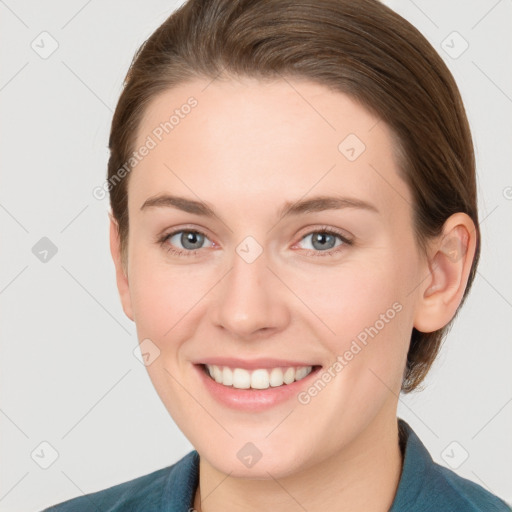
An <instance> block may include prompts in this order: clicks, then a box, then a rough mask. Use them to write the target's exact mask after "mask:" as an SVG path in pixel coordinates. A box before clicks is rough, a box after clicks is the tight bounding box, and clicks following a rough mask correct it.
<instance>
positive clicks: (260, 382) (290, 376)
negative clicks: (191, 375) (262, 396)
mask: <svg viewBox="0 0 512 512" xmlns="http://www.w3.org/2000/svg"><path fill="white" fill-rule="evenodd" d="M206 368H207V370H208V373H209V374H210V377H212V378H213V379H214V380H215V381H216V382H218V383H219V384H223V385H224V386H233V387H234V388H238V389H249V388H253V389H267V388H268V387H270V386H272V387H277V386H282V385H283V383H284V384H291V383H292V382H294V381H296V380H301V379H303V378H304V377H306V376H307V375H309V374H310V373H311V371H312V370H313V367H312V366H300V367H297V368H295V367H293V366H290V367H288V368H285V369H284V372H283V369H282V368H272V369H271V370H270V372H269V371H268V370H266V369H264V368H259V369H257V370H253V371H252V372H250V371H249V370H245V369H244V368H233V369H232V368H229V367H227V366H216V365H214V364H212V365H210V364H207V365H206Z"/></svg>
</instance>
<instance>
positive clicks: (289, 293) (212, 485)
mask: <svg viewBox="0 0 512 512" xmlns="http://www.w3.org/2000/svg"><path fill="white" fill-rule="evenodd" d="M109 147H110V151H111V156H110V160H109V166H108V182H107V183H108V190H109V192H110V199H111V206H112V214H111V216H110V220H111V232H110V233H111V251H112V256H113V259H114V263H115V265H116V278H117V286H118V289H119V293H120V297H121V301H122V305H123V309H124V311H125V313H126V315H127V316H128V317H129V318H130V319H132V320H133V321H134V322H135V323H136V327H137V334H138V339H139V340H140V344H141V350H142V354H143V357H144V360H145V364H146V366H147V369H148V372H149V375H150V377H151V380H152V382H153V384H154V386H155V389H156V391H157V393H158V394H159V396H160V398H161V399H162V402H163V403H164V405H165V406H166V408H167V409H168V411H169V413H170V414H171V416H172V418H173V419H174V421H175V422H176V424H177V425H178V426H179V428H180V429H181V430H182V431H183V433H184V434H185V435H186V436H187V438H188V439H189V440H190V442H191V443H192V444H193V445H194V447H195V448H196V449H195V450H193V451H192V452H190V453H189V454H187V455H186V456H185V457H183V458H182V459H181V460H180V461H178V462H177V463H176V464H174V465H172V466H170V467H168V468H164V469H161V470H159V471H156V472H154V473H151V474H150V475H145V476H143V477H140V478H137V479H135V480H132V481H130V482H125V483H123V484H120V485H117V486H114V487H111V488H109V489H105V490H103V491H99V492H97V493H94V494H90V495H87V496H83V497H80V498H76V499H73V500H70V501H67V502H65V503H63V504H60V505H57V506H55V507H52V508H50V509H48V510H58V511H66V510H73V511H82V510H84V511H85V510H98V509H99V510H104V511H106V510H108V511H114V510H115V511H120V510H145V511H163V510H169V511H170V510H173V511H174V510H176V511H178V510H183V511H185V510H192V509H193V510H196V511H203V512H216V511H218V510H224V511H225V510H233V511H234V510H247V511H252V510H280V511H292V510H308V511H310V512H312V511H317V510H323V511H325V510H336V511H338V510H347V511H349V510H350V511H359V510H361V511H362V510H365V511H369V510H371V511H376V512H378V511H383V512H384V511H392V512H398V511H402V510H403V511H405V510H407V511H425V510H436V511H438V510H443V511H444V510H454V511H462V510H472V511H476V510H478V511H480V510H481V511H484V510H485V511H490V510H495V511H502V510H510V508H509V507H508V506H507V505H506V504H505V502H504V501H502V500H501V499H500V498H498V497H497V496H494V495H492V494H491V493H490V492H488V491H486V490H485V489H484V488H483V487H481V486H479V485H477V484H475V483H472V482H470V481H469V480H466V479H463V478H461V477H459V476H458V475H457V474H456V473H454V472H453V471H450V470H448V469H446V468H444V467H441V466H439V465H437V464H435V463H434V462H433V460H432V458H431V457H430V455H429V454H428V452H427V450H426V449H425V447H424V446H423V444H422V443H421V441H420V440H419V438H418V437H417V436H416V434H415V433H414V431H413V430H412V429H411V427H410V426H409V425H408V424H407V423H406V422H405V421H403V420H401V419H398V418H397V416H396V414H397V403H398V396H399V393H400V392H401V391H402V392H404V393H408V392H410V391H412V390H414V389H416V388H417V387H418V386H419V384H420V383H421V382H422V381H423V379H424V378H425V375H426V374H427V372H428V370H429V368H430V366H431V364H432V362H433V361H434V359H435V357H436V354H437V352H438V349H439V346H440V343H441V341H442V339H443V336H444V335H445V334H446V331H447V329H448V328H449V326H450V324H451V322H452V321H453V319H454V318H455V316H456V314H457V312H458V310H459V308H460V306H461V305H462V304H463V302H464V300H465V298H466V296H467V294H468V292H469V290H470V287H471V284H472V282H473V278H474V276H475V272H476V267H477V263H478V258H479V253H480V230H479V224H478V212H477V200H476V179H475V163H474V153H473V146H472V140H471V134H470V130H469V126H468V122H467V119H466V115H465V111H464V107H463V104H462V101H461V98H460V95H459V92H458V89H457V86H456V84H455V82H454V80H453V77H452V76H451V74H450V72H449V70H448V69H447V67H446V66H445V65H444V63H443V62H442V60H441V58H440V57H439V56H438V55H437V53H436V52H435V51H434V49H433V48H432V47H431V46H430V44H429V43H428V42H427V41H426V40H425V38H424V37H423V36H422V35H421V34H420V33H419V32H418V31H417V30H416V29H415V28H414V27H413V26H411V25H410V24H409V23H408V22H406V21H405V20H404V19H403V18H401V17H400V16H398V15H397V14H396V13H394V12H393V11H392V10H390V9H389V8H387V7H385V6H384V5H382V4H380V3H379V2H377V1H375V0H364V1H358V2H353V1H346V0H321V1H311V0H309V1H306V0H301V1H296V0H294V1H286V0H266V1H263V0H262V1H256V0H240V1H236V2H235V1H232V0H211V1H209V2H203V1H200V0H189V1H188V2H187V3H185V4H184V5H183V6H182V7H181V8H180V9H178V10H177V11H176V12H175V13H174V14H173V15H172V16H170V17H169V18H168V19H167V20H166V21H165V22H164V23H163V24H162V25H161V26H160V27H159V28H158V29H157V30H156V31H155V32H154V33H153V34H152V36H151V37H150V38H149V39H148V40H147V41H146V42H145V44H144V45H143V46H142V47H141V49H140V50H139V52H138V53H137V55H136V56H135V59H134V61H133V63H132V65H131V67H130V70H129V72H128V75H127V78H126V82H125V88H124V90H123V93H122V95H121V97H120V99H119V102H118V105H117V108H116V111H115V114H114V119H113V123H112V129H111V136H110V143H109Z"/></svg>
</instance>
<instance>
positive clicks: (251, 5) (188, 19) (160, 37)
mask: <svg viewBox="0 0 512 512" xmlns="http://www.w3.org/2000/svg"><path fill="white" fill-rule="evenodd" d="M219 76H222V77H224V78H228V79H229V78H230V77H233V78H235V77H237V76H240V77H243V76H247V77H253V78H258V79H262V80H263V79H272V78H276V79H278V78H280V77H282V76H287V77H292V78H301V79H307V80H311V81H314V82H317V83H320V84H323V85H325V86H327V87H329V88H331V89H333V90H336V91H339V92H341V93H344V94H347V95H348V96H349V97H351V98H352V99H353V100H355V101H357V102H359V104H361V105H362V106H363V107H364V108H366V109H367V110H369V111H370V112H371V113H372V114H374V115H375V116H377V117H378V118H380V119H382V120H383V121H384V122H385V123H387V126H388V127H389V128H390V130H391V133H392V135H393V137H394V138H395V139H396V144H395V153H396V157H397V161H398V162H399V171H400V173H401V176H402V178H403V179H404V180H405V182H406V183H407V185H408V186H409V187H410V190H411V192H412V196H413V200H414V204H413V210H414V231H415V236H416V240H417V243H418V245H419V247H420V248H421V249H422V250H423V251H425V249H426V243H427V241H428V240H429V238H430V237H434V236H437V235H439V234H440V233H441V230H442V227H443V224H444V221H445V220H446V219H447V218H448V217H449V216H450V215H452V214H453V213H456V212H464V213H466V214H468V215H469V216H470V217H471V219H472V220H473V222H474V223H475V226H476V230H477V233H476V234H477V246H476V253H475V257H474V260H473V264H472V267H471V271H470V275H469V279H468V283H467V286H466V289H465V292H464V295H463V298H462V301H461V304H460V305H459V309H460V307H461V306H462V304H463V303H464V301H465V299H466V296H467V294H468V292H469V290H470V288H471V284H472V282H473V279H474V277H475V273H476V267H477V264H478V260H479V256H480V230H479V223H478V211H477V197H476V176H475V158H474V149H473V142H472V139H471V132H470V128H469V124H468V121H467V118H466V114H465V110H464V106H463V103H462V99H461V96H460V93H459V91H458V88H457V85H456V83H455V80H454V78H453V76H452V75H451V73H450V71H449V70H448V68H447V66H446V65H445V64H444V62H443V60H442V59H441V57H440V56H439V55H438V54H437V53H436V51H435V50H434V49H433V48H432V46H431V45H430V43H429V42H428V41H427V40H426V39H425V37H424V36H423V35H422V34H421V33H420V32H419V31H418V30H417V29H416V28H415V27H414V26H413V25H411V24H410V23H409V22H408V21H406V20H405V19H404V18H402V17H401V16H400V15H398V14H397V13H395V12H394V11H393V10H391V9H390V8H388V7H386V6H385V5H383V4H381V3H380V2H378V1H377V0H357V1H354V0H237V1H235V0H208V1H204V0H188V1H187V2H186V3H184V4H183V5H182V6H181V7H180V8H179V9H177V10H176V11H175V12H174V13H173V14H172V15H171V16H169V18H167V19H166V21H165V22H164V23H163V24H162V25H161V26H160V27H158V29H157V30H156V31H155V32H154V33H153V34H152V35H151V36H150V37H149V39H147V40H146V41H145V42H144V43H143V44H142V46H141V47H140V48H139V50H138V51H137V52H136V54H135V56H134V58H133V61H132V63H131V66H130V69H129V71H128V73H127V76H126V79H125V83H124V89H123V92H122V94H121V96H120V98H119V102H118V104H117V107H116V111H115V113H114V117H113V121H112V128H111V133H110V140H109V149H110V159H109V162H108V182H109V184H111V183H113V181H112V180H113V178H115V177H116V173H117V172H118V171H119V169H120V168H121V167H122V166H125V163H126V162H128V161H129V158H130V156H131V154H132V152H133V150H134V147H133V146H134V143H135V139H136V135H137V128H138V126H139V124H140V121H141V119H142V116H143V115H144V112H145V109H146V107H147V105H148V103H149V102H150V101H151V100H152V99H153V98H154V97H155V96H156V95H158V94H159V93H162V92H164V91H166V90H168V89H170V88H172V87H173V86H176V85H177V84H182V83H184V82H187V81H190V80H194V79H197V78H202V79H205V78H206V79H214V78H218V77H219ZM128 178H129V173H128V174H127V176H126V178H125V179H122V180H121V181H119V182H118V184H116V185H115V186H113V187H111V188H110V187H109V192H110V202H111V208H112V215H113V217H114V219H115V220H116V221H117V223H118V229H119V235H120V240H121V248H122V255H123V262H124V265H125V268H126V261H127V254H126V252H127V241H128V224H129V223H128V208H127V205H128V196H127V192H128ZM459 309H457V313H458V311H459ZM455 316H456V315H454V317H453V318H452V320H451V321H450V322H449V323H448V324H447V325H446V326H445V327H444V328H442V329H439V330H437V331H434V332H431V333H423V332H419V331H418V330H416V329H415V328H413V332H412V335H411V342H410V347H409V352H408V355H407V364H406V367H405V371H404V378H403V383H402V391H404V392H410V391H412V390H414V389H415V388H416V387H417V386H418V385H419V384H420V383H421V382H422V381H423V379H424V378H425V375H426V374H427V372H428V370H429V369H430V366H431V365H432V363H433V361H434V359H435V357H436V355H437V353H438V351H439V348H440V345H441V342H442V340H443V337H444V335H445V334H446V332H447V330H448V329H449V328H450V326H451V324H452V322H453V320H454V318H455Z"/></svg>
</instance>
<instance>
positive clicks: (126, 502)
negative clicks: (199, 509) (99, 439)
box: [42, 450, 198, 512]
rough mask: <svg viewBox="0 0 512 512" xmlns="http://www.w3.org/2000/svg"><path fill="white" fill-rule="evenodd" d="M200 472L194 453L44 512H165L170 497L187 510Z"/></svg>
mask: <svg viewBox="0 0 512 512" xmlns="http://www.w3.org/2000/svg"><path fill="white" fill-rule="evenodd" d="M197 468H198V453H197V451H196V450H193V451H191V452H189V453H188V454H187V455H185V456H184V457H183V458H181V459H180V460H179V461H177V462H176V463H174V464H173V465H171V466H168V467H165V468H162V469H159V470H157V471H153V472H152V473H149V474H147V475H143V476H140V477H138V478H135V479H133V480H129V481H127V482H123V483H120V484H117V485H114V486H112V487H109V488H108V489H103V490H101V491H97V492H93V493H89V494H85V495H83V496H78V497H76V498H72V499H70V500H67V501H64V502H62V503H58V504H57V505H53V506H51V507H49V508H46V509H44V510H43V511H42V512H89V511H90V512H93V511H94V512H97V511H98V510H101V511H102V512H118V511H123V512H128V511H132V510H133V511H136V510H144V511H145V512H158V511H160V510H163V509H162V506H163V504H164V503H168V501H167V500H168V498H169V497H170V493H172V496H171V497H172V499H173V500H174V501H176V503H180V504H183V503H186V506H188V502H189V500H190V497H191V496H192V495H193V492H195V486H196V485H197ZM166 510H167V509H166Z"/></svg>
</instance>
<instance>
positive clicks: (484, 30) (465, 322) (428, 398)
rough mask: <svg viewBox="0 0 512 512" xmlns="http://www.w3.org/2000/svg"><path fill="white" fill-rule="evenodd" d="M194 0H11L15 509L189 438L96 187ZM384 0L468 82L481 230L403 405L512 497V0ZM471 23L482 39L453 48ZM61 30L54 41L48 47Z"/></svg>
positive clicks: (143, 463) (4, 264) (6, 449)
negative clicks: (143, 53) (141, 340)
mask: <svg viewBox="0 0 512 512" xmlns="http://www.w3.org/2000/svg"><path fill="white" fill-rule="evenodd" d="M180 3H181V2H164V1H161V0H148V1H145V2H144V3H142V2H134V1H132V2H126V1H121V0H111V1H109V2H99V1H98V0H92V1H91V0H89V1H85V0H75V1H67V2H64V1H63V0H61V1H56V0H54V1H47V2H38V1H35V0H30V1H24V2H21V1H20V0H18V1H15V0H6V1H0V23H1V27H0V30H1V32H0V33H1V37H2V44H1V46H0V52H1V59H2V66H1V72H0V73H1V75H0V100H1V114H0V115H1V121H2V122H1V141H2V146H1V161H2V175H1V189H0V222H1V228H2V236H3V238H2V246H1V248H2V250H1V253H0V258H1V260H0V263H1V266H0V268H1V274H0V302H1V304H0V307H1V321H0V329H1V344H2V345H1V360H0V364H1V377H0V378H1V382H0V385H1V387H0V389H1V404H0V428H1V434H2V435H1V438H0V439H1V455H0V460H1V469H0V475H1V480H0V510H2V511H34V510H40V509H42V508H43V507H45V506H48V505H50V504H55V503H57V502H60V501H63V500H65V499H68V498H71V497H74V496H78V495H80V494H82V493H88V492H92V491H97V490H100V489H104V488H106V487H110V486H112V485H114V484H117V483H120V482H123V481H126V480H129V479H132V478H135V477H138V476H141V475H143V474H146V473H149V472H151V471H154V470H156V469H159V468H161V467H164V466H168V465H170V464H172V463H174V462H176V461H177V460H178V459H180V458H181V457H182V456H183V455H185V454H186V453H187V452H189V451H190V450H191V449H192V448H193V447H192V446H191V444H190V443H189V442H188V440H187V439H186V438H185V437H184V435H183V434H182V433H181V432H180V431H179V430H178V428H177V427H176V426H175V424H174V422H173V421H172V419H171V418H170V417H169V415H168V414H167V411H166V410H165V408H164V406H163V404H162V403H161V402H160V399H159V398H158V396H157V394H156V392H155V390H154V389H153V387H152V384H151V382H150V380H149V377H148V376H147V373H146V369H145V368H144V366H143V365H142V364H141V363H140V362H139V361H138V360H137V358H136V357H135V356H134V354H133V350H134V348H135V347H136V346H137V339H136V333H135V326H134V324H132V322H131V321H130V320H129V319H128V318H126V317H125V315H124V313H123V311H122V308H121V305H120V301H119V298H118V295H117V288H116V285H115V276H114V266H113V263H112V262H111V256H110V252H109V246H108V217H107V212H108V200H107V199H104V200H101V201H100V200H97V199H95V198H94V197H93V195H92V190H93V188H94V187H96V186H98V185H101V184H102V183H103V181H104V179H105V172H106V163H107V158H108V151H107V142H108V134H109V129H110V122H111V117H112V112H113V109H114V107H115V104H116V101H117V99H118V97H119V94H120V92H121V85H122V81H123V79H124V76H125V73H126V71H127V69H128V66H129V64H130V62H131V59H132V56H133V54H134V52H135V50H136V49H137V48H138V47H139V45H140V44H141V43H142V42H143V41H144V40H145V39H146V38H147V37H148V36H149V35H150V34H151V33H152V31H153V30H154V29H156V28H157V26H158V25H159V24H160V23H162V22H163V21H164V19H165V18H166V17H167V16H168V15H169V14H170V13H171V12H172V10H174V8H175V7H176V6H177V5H178V4H180ZM388 4H389V5H390V6H391V7H393V8H394V9H395V10H397V11H398V12H399V13H400V14H402V15H403V16H404V17H405V18H407V19H408V20H409V21H411V22H412V23H413V24H414V25H415V26H416V27H418V29H419V30H420V31H421V32H422V33H423V34H424V35H425V36H426V37H427V38H428V39H429V41H430V42H431V43H432V44H433V46H434V47H435V48H436V49H437V50H438V51H439V53H440V54H441V55H442V57H443V58H444V59H445V61H446V62H447V64H448V66H449V67H450V69H451V70H452V72H453V74H454V76H455V79H456V81H457V83H458V84H459V87H460V90H461V93H462V97H463V99H464V102H465V105H466V108H467V113H468V116H469V120H470V124H471V127H472V130H473V137H474V142H475V146H476V156H477V164H478V175H479V178H478V179H479V206H480V214H481V222H482V225H481V228H482V235H483V244H482V258H481V263H480V266H479V271H478V275H477V277H476V280H475V283H474V287H473V290H472V292H471V294H470V296H469V298H468V301H467V303H466V305H465V306H464V308H463V310H462V311H461V313H460V315H459V317H458V319H457V321H456V323H455V325H454V327H453V329H452V330H451V332H450V334H449V336H448V339H447V341H446V343H445V345H444V347H443V349H442V352H441V355H440V357H439V359H438V360H437V362H436V364H435V366H434V368H433V370H432V371H431V373H430V375H429V377H428V379H427V381H426V389H425V390H424V391H422V392H421V393H415V394H413V395H410V396H403V397H401V399H400V407H399V416H401V417H402V418H404V419H405V420H406V421H408V422H409V423H410V424H411V426H412V427H413V428H414V429H415V430H416V432H417V433H418V435H419V436H420V438H421V439H422V441H423V442H424V444H425V445H426V446H427V448H428V449H429V451H430V452H431V454H432V457H433V458H434V460H436V461H437V462H439V463H440V464H443V465H445V466H447V467H450V466H451V467H455V466H457V468H456V471H457V473H459V474H460V475H462V476H464V477H466V478H469V479H470V480H473V481H475V482H478V483H479V484H481V485H483V486H484V487H486V488H488V489H490V490H491V491H492V492H493V493H495V494H498V495H499V496H501V497H503V498H505V499H506V500H508V501H510V502H512V470H511V468H512V382H511V376H510V374H511V372H510V369H511V367H512V364H511V363H512V343H511V335H510V332H511V328H512V314H511V313H512V272H511V270H510V261H511V255H512V247H511V246H512V230H511V229H510V226H511V225H512V173H511V171H510V164H511V161H512V158H511V157H512V155H511V151H512V150H511V147H512V144H511V143H512V133H511V132H512V129H511V123H510V120H511V111H512V86H511V83H512V80H511V77H512V66H511V62H510V60H511V59H510V47H511V43H512V36H511V33H512V32H511V31H510V20H511V19H512V2H511V1H510V0H501V1H497V0H488V1H484V0H481V1H471V2H464V3H462V2H455V1H452V2H446V0H436V1H432V0H429V1H426V0H423V1H420V0H416V1H415V2H413V1H410V0H403V1H391V0H390V1H389V2H388ZM462 6H463V7H462ZM43 31H46V32H48V33H49V34H50V36H48V35H42V36H41V35H40V34H41V32H43ZM454 31H456V32H458V33H459V34H460V37H459V36H457V35H456V34H455V35H454V34H453V32H454ZM461 38H463V40H465V41H467V43H468V44H469V47H468V48H467V50H466V51H465V52H464V53H462V54H461V55H460V56H457V53H459V52H460V50H461V49H463V46H462V45H463V44H464V41H463V40H462V39H461ZM52 40H55V41H56V42H57V44H58V48H57V49H56V51H55V52H54V53H53V54H51V55H50V56H46V55H43V56H45V57H47V58H42V56H41V54H42V53H43V52H49V51H50V50H51V45H52V44H55V43H53V42H52ZM443 41H444V43H443ZM31 45H33V46H34V48H36V50H37V51H36V50H35V49H33V48H32V46H31ZM445 50H446V51H445ZM447 52H449V53H447ZM450 53H451V55H450ZM455 57H456V58H455ZM433 150H435V148H433ZM43 237H47V238H49V239H50V240H51V242H52V243H53V244H54V245H55V246H56V247H57V250H58V252H57V253H56V254H55V255H54V256H53V257H51V253H49V255H48V256H47V259H48V261H47V262H46V263H43V262H42V261H40V260H39V259H38V258H37V257H36V255H35V254H34V253H33V252H32V248H33V247H34V246H35V245H36V244H37V243H38V242H39V241H40V239H41V238H43ZM42 442H46V443H49V444H50V445H51V446H52V447H53V449H55V450H56V452H57V453H58V458H57V459H56V460H55V461H54V462H53V463H52V464H51V465H50V466H49V467H48V468H47V469H43V468H42V467H41V465H47V464H50V463H51V462H52V460H53V459H52V449H51V448H50V447H49V446H48V445H46V444H43V445H41V443H42ZM454 442H455V443H454ZM453 443H454V444H453ZM466 454H467V455H466ZM466 456H467V458H466V459H465V460H464V458H465V457H466ZM459 464H460V465H459Z"/></svg>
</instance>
